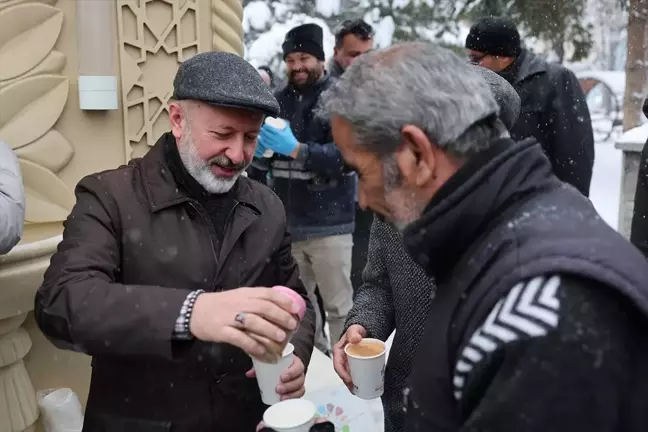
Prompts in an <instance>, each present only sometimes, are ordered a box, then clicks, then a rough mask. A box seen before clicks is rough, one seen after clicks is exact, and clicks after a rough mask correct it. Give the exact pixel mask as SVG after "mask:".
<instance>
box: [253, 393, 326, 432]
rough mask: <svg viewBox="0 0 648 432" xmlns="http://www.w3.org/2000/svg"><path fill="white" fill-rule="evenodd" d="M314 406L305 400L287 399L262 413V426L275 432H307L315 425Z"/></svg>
mask: <svg viewBox="0 0 648 432" xmlns="http://www.w3.org/2000/svg"><path fill="white" fill-rule="evenodd" d="M315 413H316V411H315V405H314V404H313V403H312V402H311V401H309V400H306V399H289V400H285V401H282V402H279V403H277V404H275V405H272V406H271V407H270V408H268V409H267V410H265V412H264V413H263V423H264V426H266V427H269V428H270V429H273V430H275V431H276V432H309V431H310V428H311V427H312V426H313V425H314V424H315V417H316V414H315Z"/></svg>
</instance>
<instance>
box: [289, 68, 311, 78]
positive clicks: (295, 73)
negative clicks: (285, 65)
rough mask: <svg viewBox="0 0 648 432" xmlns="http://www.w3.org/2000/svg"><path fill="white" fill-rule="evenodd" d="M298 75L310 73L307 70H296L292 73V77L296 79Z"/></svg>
mask: <svg viewBox="0 0 648 432" xmlns="http://www.w3.org/2000/svg"><path fill="white" fill-rule="evenodd" d="M298 73H305V74H307V75H310V71H309V70H307V69H296V70H294V71H292V72H290V76H291V77H293V78H294V77H295V75H297V74H298Z"/></svg>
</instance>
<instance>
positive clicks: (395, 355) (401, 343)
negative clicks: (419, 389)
mask: <svg viewBox="0 0 648 432" xmlns="http://www.w3.org/2000/svg"><path fill="white" fill-rule="evenodd" d="M471 67H472V68H473V69H474V70H475V71H476V72H478V73H479V74H480V75H481V76H482V78H484V80H485V81H486V83H488V85H489V86H490V88H491V90H492V92H493V95H494V96H495V99H496V100H497V104H498V105H499V107H500V117H501V119H502V122H503V123H504V126H506V128H507V129H508V128H510V127H512V126H513V125H514V124H515V121H516V120H517V117H518V115H519V113H520V97H519V96H518V94H517V93H516V91H515V89H514V88H513V87H512V86H511V85H510V84H509V83H508V82H507V81H506V80H505V79H504V78H502V77H500V76H499V75H497V74H496V73H494V72H491V71H489V70H488V69H486V68H483V67H481V66H471ZM503 134H504V135H506V134H507V132H504V133H503ZM367 258H368V259H367V266H366V267H365V269H364V272H363V274H362V279H363V283H362V285H361V286H360V287H359V289H358V291H357V293H356V296H355V299H354V304H353V308H352V309H351V311H350V312H349V315H348V317H347V321H346V326H345V333H344V334H343V336H342V337H341V338H340V341H339V342H338V343H337V344H336V345H335V346H334V347H333V361H334V365H335V370H336V371H337V373H338V375H339V376H340V378H342V380H343V381H344V382H345V383H346V384H347V385H348V386H349V387H350V386H351V385H352V379H351V375H350V373H349V371H348V364H347V362H346V356H345V354H344V347H345V346H346V345H347V344H349V343H357V342H359V341H360V340H361V339H362V338H363V337H372V338H378V339H381V340H383V341H384V340H386V339H387V338H388V337H389V335H390V334H391V333H392V332H393V331H394V330H396V335H395V337H394V342H393V345H392V351H391V354H390V357H389V361H388V363H387V369H386V371H385V393H384V394H383V397H382V401H383V409H384V413H385V432H400V431H403V430H404V427H405V409H404V408H405V407H404V405H403V399H404V398H403V392H404V390H405V388H406V383H407V377H408V376H409V374H410V371H411V368H412V363H413V361H414V354H415V353H416V349H417V347H418V344H419V341H420V338H421V336H422V334H423V329H424V327H425V319H426V318H427V314H428V310H429V308H430V304H431V302H432V299H433V298H434V295H435V292H436V285H435V283H434V281H433V280H432V279H430V278H428V277H427V276H426V275H425V270H424V269H423V268H422V267H421V266H419V265H418V264H416V263H415V262H414V260H412V258H411V257H409V256H408V255H407V253H406V252H405V246H404V245H403V241H402V238H401V236H400V234H399V232H398V230H397V229H396V227H395V226H394V225H392V224H390V223H389V222H386V221H385V220H383V218H381V217H375V218H374V221H373V225H372V226H371V234H370V238H369V254H368V257H367Z"/></svg>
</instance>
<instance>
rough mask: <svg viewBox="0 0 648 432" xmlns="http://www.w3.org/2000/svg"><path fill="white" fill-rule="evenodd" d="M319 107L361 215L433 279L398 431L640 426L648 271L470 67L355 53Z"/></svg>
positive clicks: (412, 51) (435, 56) (396, 54)
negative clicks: (379, 220)
mask: <svg viewBox="0 0 648 432" xmlns="http://www.w3.org/2000/svg"><path fill="white" fill-rule="evenodd" d="M326 108H327V109H328V111H329V112H330V113H331V115H332V128H333V136H334V138H335V143H336V144H337V145H338V146H339V147H340V149H341V151H342V153H343V155H344V158H345V160H346V162H347V163H348V164H349V165H351V166H354V167H355V168H356V169H357V170H358V171H359V172H360V184H359V197H358V198H359V203H360V205H361V206H370V207H372V208H373V209H374V210H376V211H377V212H378V213H380V214H381V215H383V216H385V217H387V218H388V219H389V220H390V221H391V222H392V223H393V224H394V225H395V226H396V227H397V228H398V229H399V231H401V233H402V235H403V244H404V246H405V250H406V251H407V252H408V254H409V255H410V256H411V257H412V258H413V259H414V261H415V262H416V263H418V264H419V265H420V266H421V267H423V268H424V269H425V273H426V275H427V276H428V277H434V278H435V280H436V283H437V291H436V295H435V298H434V301H432V302H431V305H430V310H429V311H428V318H427V324H426V326H425V329H424V331H423V335H422V336H421V338H420V341H421V342H420V343H419V346H418V349H417V354H416V358H415V360H414V364H413V368H412V372H411V374H410V377H409V380H408V387H407V391H405V392H404V393H403V396H404V397H405V403H406V410H407V418H406V422H405V430H407V431H408V432H409V431H419V430H421V431H426V432H429V431H463V432H467V431H525V432H536V431H538V432H539V431H548V430H550V431H554V432H555V431H558V432H567V431H573V430H589V431H599V432H602V431H606V432H607V431H617V430H645V425H646V424H648V413H647V412H646V410H645V407H644V406H643V405H642V402H639V401H644V400H645V399H646V397H647V396H648V373H647V372H648V348H646V347H647V344H646V336H645V326H646V318H647V316H648V265H647V264H646V261H645V259H644V258H643V257H642V256H641V254H640V253H639V252H638V251H637V250H636V249H635V248H634V247H633V246H632V245H630V244H629V243H628V241H627V240H625V239H624V238H623V237H622V236H621V235H619V234H618V233H617V232H615V231H614V230H613V229H612V228H610V227H609V226H608V225H607V224H606V223H605V222H603V221H602V220H601V218H600V217H599V215H598V214H597V213H596V210H595V209H594V208H593V206H592V204H591V202H590V201H589V200H587V199H586V198H585V197H583V196H582V195H581V194H580V193H579V192H578V191H576V189H574V188H573V187H571V186H568V185H565V184H564V183H562V182H561V181H560V180H558V178H557V177H556V176H555V175H554V174H553V173H552V167H551V163H550V162H549V160H548V158H547V157H546V155H545V154H544V152H543V151H542V148H541V147H540V145H539V144H538V143H537V142H536V141H535V140H534V139H528V140H525V141H521V142H518V143H516V142H514V141H512V140H511V139H510V138H503V132H504V130H505V128H504V125H503V124H502V122H501V120H500V118H499V108H498V105H497V102H496V101H495V98H494V97H493V94H492V92H491V91H490V89H489V87H488V86H487V85H485V83H484V81H483V80H482V79H481V78H480V77H479V75H478V74H477V73H476V72H475V70H472V69H471V68H470V66H468V65H467V64H466V63H465V62H464V61H462V60H461V59H460V58H458V57H457V56H456V55H454V54H452V53H451V52H450V51H448V50H445V49H443V48H441V47H438V46H436V45H433V44H426V43H410V44H402V45H395V46H393V47H391V48H389V49H386V50H382V51H376V52H372V53H368V54H365V55H363V56H362V57H360V58H359V59H358V60H357V61H356V62H355V63H354V64H353V65H352V66H351V67H350V68H349V69H348V70H347V71H346V73H345V74H344V75H343V76H342V78H341V79H340V81H339V82H338V83H337V84H336V86H335V87H334V88H333V89H332V90H331V92H330V94H329V95H328V97H327V103H326ZM386 259H388V260H393V259H394V257H386ZM416 296H417V294H416V293H414V297H416ZM419 296H420V294H419Z"/></svg>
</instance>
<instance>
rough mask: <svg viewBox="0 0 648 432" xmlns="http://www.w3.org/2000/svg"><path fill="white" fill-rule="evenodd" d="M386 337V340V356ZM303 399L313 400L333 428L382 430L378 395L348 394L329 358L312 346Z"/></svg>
mask: <svg viewBox="0 0 648 432" xmlns="http://www.w3.org/2000/svg"><path fill="white" fill-rule="evenodd" d="M390 341H391V338H390V340H389V341H388V342H387V346H388V351H387V355H388V356H389V348H390V347H391V344H390ZM304 398H305V399H308V400H310V401H311V402H313V403H314V404H315V406H316V407H317V410H318V414H319V415H320V416H323V417H327V418H328V419H329V420H330V421H331V422H333V423H334V424H335V425H336V431H337V432H368V431H371V432H374V431H375V432H382V431H383V430H384V424H383V409H382V405H381V403H380V399H374V400H371V401H366V400H363V399H360V398H357V397H355V396H354V395H352V394H351V393H350V392H349V390H348V389H347V388H346V386H345V385H344V383H343V382H342V380H340V377H338V376H337V374H336V373H335V370H334V369H333V361H332V360H331V359H330V358H328V357H326V356H325V355H324V354H322V353H321V352H320V351H319V350H317V349H316V350H314V352H313V357H312V358H311V362H310V366H309V368H308V373H307V374H306V395H305V396H304Z"/></svg>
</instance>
